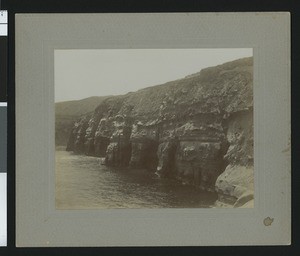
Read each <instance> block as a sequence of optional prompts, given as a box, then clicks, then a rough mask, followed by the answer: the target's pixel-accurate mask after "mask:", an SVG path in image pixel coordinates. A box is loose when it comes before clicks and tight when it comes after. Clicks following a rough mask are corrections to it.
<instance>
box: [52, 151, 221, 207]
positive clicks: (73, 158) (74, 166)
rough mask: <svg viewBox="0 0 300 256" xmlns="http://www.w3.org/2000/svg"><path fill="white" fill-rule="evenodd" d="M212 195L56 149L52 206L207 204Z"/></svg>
mask: <svg viewBox="0 0 300 256" xmlns="http://www.w3.org/2000/svg"><path fill="white" fill-rule="evenodd" d="M215 199H216V198H215V194H213V193H206V192H202V191H200V190H198V189H196V188H194V187H191V186H187V185H182V184H181V183H180V182H178V181H175V180H170V179H160V178H158V177H157V176H156V175H155V174H153V173H150V172H148V171H145V170H132V169H126V168H123V169H116V168H111V167H107V166H104V165H101V163H100V159H99V158H96V157H89V156H84V155H75V154H73V153H71V152H66V151H56V208H58V209H92V208H165V207H167V208H175V207H176V208H186V207H189V208H195V207H210V206H212V205H213V204H214V202H215Z"/></svg>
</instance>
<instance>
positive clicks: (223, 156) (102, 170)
mask: <svg viewBox="0 0 300 256" xmlns="http://www.w3.org/2000/svg"><path fill="white" fill-rule="evenodd" d="M54 84H55V86H54V89H55V207H56V209H61V210H71V209H108V208H111V209H114V208H253V207H254V155H253V141H254V138H253V49H252V48H214V49H213V48H211V49H210V48H207V49H206V48H203V49H56V50H54Z"/></svg>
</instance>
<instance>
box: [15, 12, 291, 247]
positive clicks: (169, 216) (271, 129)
mask: <svg viewBox="0 0 300 256" xmlns="http://www.w3.org/2000/svg"><path fill="white" fill-rule="evenodd" d="M15 24H16V25H15V26H16V29H15V33H16V45H15V48H16V67H15V70H16V77H15V79H16V95H15V98H16V99H15V103H16V105H15V109H16V110H15V112H16V114H15V127H16V128H15V129H16V130H15V133H16V146H15V149H16V153H15V160H16V163H15V168H16V172H15V173H16V192H15V193H16V212H15V213H16V247H74V248H75V247H135V246H137V247H145V246H146V247H151V246H154V247H156V246H159V247H163V246H166V247H169V246H176V247H177V246H235V245H236V246H245V245H251V246H252V245H288V244H290V243H291V202H290V200H291V161H290V160H291V145H290V143H291V134H290V96H291V94H290V15H289V13H281V12H280V13H279V12H278V13H277V12H272V13H265V12H263V13H251V12H250V13H246V12H245V13H244V12H243V13H242V12H237V13H235V12H234V13H94V14H93V13H76V14H75V13H74V14H73V13H70V14H69V13H59V14H54V13H47V14H46V13H43V14H16V18H15ZM76 250H77V248H76Z"/></svg>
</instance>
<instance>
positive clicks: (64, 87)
mask: <svg viewBox="0 0 300 256" xmlns="http://www.w3.org/2000/svg"><path fill="white" fill-rule="evenodd" d="M250 56H253V53H252V48H247V49H246V48H242V49H237V48H234V49H229V48H227V49H113V50H112V49H99V50H98V49H96V50H81V49H80V50H78V49H74V50H55V51H54V71H55V79H54V80H55V102H60V101H67V100H78V99H83V98H87V97H90V96H105V95H120V94H126V93H127V92H134V91H137V90H139V89H141V88H145V87H148V86H153V85H158V84H163V83H165V82H169V81H172V80H176V79H179V78H183V77H185V76H187V75H190V74H193V73H196V72H199V71H200V70H201V69H203V68H206V67H211V66H216V65H219V64H222V63H225V62H228V61H232V60H235V59H239V58H244V57H250Z"/></svg>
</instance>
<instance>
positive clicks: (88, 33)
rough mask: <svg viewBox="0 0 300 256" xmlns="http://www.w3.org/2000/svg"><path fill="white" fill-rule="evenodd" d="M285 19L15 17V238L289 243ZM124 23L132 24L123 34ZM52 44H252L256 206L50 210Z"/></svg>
mask: <svg viewBox="0 0 300 256" xmlns="http://www.w3.org/2000/svg"><path fill="white" fill-rule="evenodd" d="M137 21H138V22H137ZM137 24H138V25H137ZM199 24H201V26H200V25H199ZM289 26H290V17H289V14H288V13H218V14H216V13H205V14H204V13H203V14H197V13H188V14H184V13H182V14H178V13H177V14H168V13H163V14H22V15H17V16H16V178H17V180H16V188H17V190H16V197H17V198H16V203H17V204H16V225H17V230H16V238H17V246H20V247H23V246H24V247H28V246H32V247H34V246H37V247H39V246H41V247H42V246H47V247H51V246H170V245H172V246H180V245H183V246H188V245H192V246H195V245H206V246H208V245H267V244H269V245H275V244H276V245H279V244H285V245H286V244H289V243H290V226H291V223H290V210H291V209H290V182H291V179H290V178H291V177H290V141H289V140H290V73H289V72H290V30H289ZM132 28H136V30H133V29H132ZM66 31H68V33H66ZM108 31H109V33H108ZM126 31H131V34H130V36H128V35H126V33H125V32H126ZM166 31H168V32H172V33H167V34H166ZM92 32H93V33H92ZM146 32H147V33H146ZM253 34H255V36H252V35H253ZM87 38H89V39H88V40H87ZM91 38H93V39H91ZM209 42H210V43H209ZM170 43H171V45H172V47H171V46H170ZM59 44H66V46H65V47H68V48H73V47H75V49H78V48H80V47H84V48H86V49H90V48H91V47H92V45H94V44H97V47H98V48H99V47H100V46H101V47H102V48H103V47H109V48H110V49H112V48H114V47H115V48H117V47H118V48H120V47H121V48H122V47H123V48H126V47H129V48H132V47H134V48H139V47H143V48H149V47H151V48H155V47H154V46H156V47H158V46H159V45H160V47H159V48H161V47H162V45H163V46H165V48H178V45H181V47H182V48H187V45H190V47H191V45H192V44H193V45H197V46H198V47H197V48H205V47H209V48H215V47H218V45H219V47H220V46H221V45H222V46H221V47H220V48H224V46H225V47H226V44H228V45H227V47H231V48H235V47H238V48H254V133H255V139H254V151H255V154H254V160H255V165H254V170H255V171H254V172H255V208H254V209H209V210H208V209H192V210H191V209H158V210H154V209H153V210H152V209H151V210H150V209H137V210H133V209H125V210H123V209H122V210H120V209H117V210H111V211H110V210H104V211H101V210H96V211H94V210H83V211H82V210H80V211H75V210H72V213H69V212H66V211H58V210H56V211H52V210H51V209H52V204H53V205H54V201H53V202H52V200H51V195H52V192H51V189H54V187H53V186H52V185H51V184H52V180H53V177H52V176H51V175H54V171H53V170H54V169H53V168H52V167H53V166H54V161H53V159H54V158H53V155H54V112H53V111H54V94H53V92H54V91H53V90H54V83H53V79H54V76H53V69H54V66H53V59H52V60H51V58H53V57H51V56H54V52H53V49H57V47H59V46H58V45H59ZM99 44H100V46H99ZM174 46H175V47H174ZM60 47H62V46H60ZM94 47H95V45H94ZM190 47H188V48H190ZM51 69H52V72H51ZM36 106H39V107H38V108H37V107H36ZM275 117H276V118H275ZM266 120H268V123H267V124H266ZM269 127H271V128H272V129H271V130H270V129H269ZM276 127H280V129H275V128H276ZM274 139H276V140H274ZM33 142H34V143H33ZM282 151H283V152H282ZM258 169H263V170H264V172H258V171H256V170H258ZM51 170H52V171H51ZM49 188H50V192H49V190H47V189H49ZM116 211H117V212H116ZM133 211H134V212H133ZM220 216H221V218H220ZM268 216H270V217H272V218H274V220H275V221H274V224H272V225H271V226H268V227H265V226H264V225H263V220H264V218H266V217H268ZM192 220H193V221H192ZM75 224H76V225H75ZM245 230H247V232H245ZM228 233H230V234H231V235H230V236H228V235H227V234H228ZM70 234H72V235H70ZM170 234H172V236H170Z"/></svg>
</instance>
